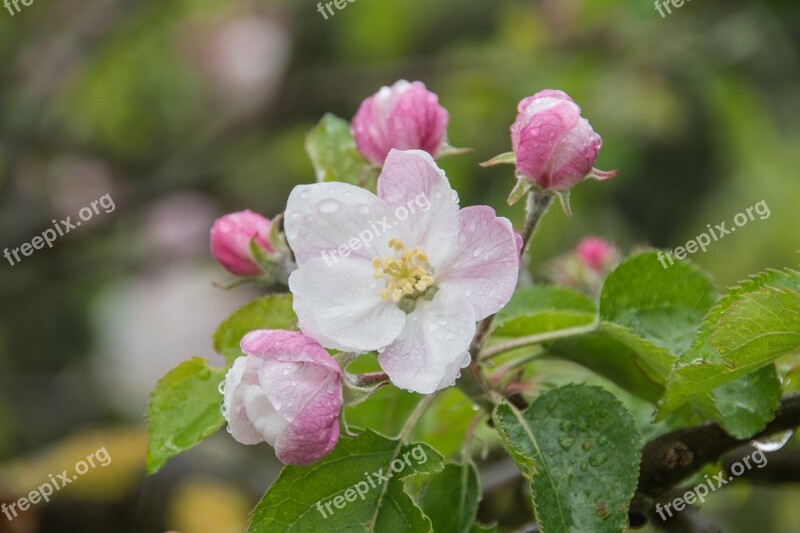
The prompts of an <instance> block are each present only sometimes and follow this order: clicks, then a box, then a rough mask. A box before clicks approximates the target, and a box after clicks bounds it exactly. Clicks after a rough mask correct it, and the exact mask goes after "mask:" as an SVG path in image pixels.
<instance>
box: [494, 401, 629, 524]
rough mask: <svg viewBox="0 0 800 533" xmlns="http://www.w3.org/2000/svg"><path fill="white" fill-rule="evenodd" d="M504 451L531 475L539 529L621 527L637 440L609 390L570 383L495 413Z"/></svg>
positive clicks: (625, 518)
mask: <svg viewBox="0 0 800 533" xmlns="http://www.w3.org/2000/svg"><path fill="white" fill-rule="evenodd" d="M494 421H495V427H496V428H497V430H498V432H499V434H500V438H501V440H502V442H503V445H504V447H505V448H506V450H507V451H508V452H509V453H510V454H511V456H512V457H513V458H514V460H515V461H516V462H517V465H518V466H519V468H520V470H521V471H522V473H523V475H525V476H526V477H527V478H529V479H530V482H531V489H532V492H533V503H534V511H535V513H536V522H537V524H538V525H539V529H540V530H541V531H542V532H543V533H556V532H567V531H576V532H584V531H592V532H605V531H614V532H618V531H622V530H624V529H626V528H627V527H628V507H629V505H630V501H631V499H632V498H633V494H634V492H635V490H636V483H637V480H638V474H639V461H640V458H641V457H640V452H639V449H640V444H641V442H640V441H641V439H640V437H639V434H638V433H637V431H636V427H635V423H634V419H633V417H632V416H631V414H630V413H629V412H628V411H627V410H626V409H625V407H623V405H622V404H621V403H620V402H619V401H618V400H617V399H616V398H615V397H614V395H613V394H611V393H610V392H607V391H605V390H604V389H601V388H599V387H592V386H586V385H567V386H565V387H560V388H557V389H554V390H552V391H550V392H548V393H546V394H544V395H543V396H540V397H539V398H537V399H536V400H535V401H534V402H533V404H531V406H530V407H529V408H528V409H527V410H526V411H525V412H520V411H518V410H517V409H516V408H515V407H513V406H512V405H510V404H508V403H502V404H500V405H499V406H498V407H497V409H495V412H494Z"/></svg>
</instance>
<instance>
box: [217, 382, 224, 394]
mask: <svg viewBox="0 0 800 533" xmlns="http://www.w3.org/2000/svg"><path fill="white" fill-rule="evenodd" d="M217 390H218V391H219V393H220V394H225V380H224V379H223V380H222V381H220V382H219V385H217Z"/></svg>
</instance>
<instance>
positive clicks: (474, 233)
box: [438, 206, 521, 320]
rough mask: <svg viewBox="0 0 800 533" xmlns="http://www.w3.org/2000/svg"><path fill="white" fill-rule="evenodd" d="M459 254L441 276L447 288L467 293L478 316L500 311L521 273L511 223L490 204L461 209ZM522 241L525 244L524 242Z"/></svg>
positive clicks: (481, 317) (517, 249)
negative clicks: (497, 213)
mask: <svg viewBox="0 0 800 533" xmlns="http://www.w3.org/2000/svg"><path fill="white" fill-rule="evenodd" d="M460 219H461V233H460V235H459V240H458V248H459V253H458V255H457V256H455V257H454V258H453V259H452V261H451V262H449V263H448V264H447V266H446V267H445V268H444V269H442V271H441V274H440V275H439V278H438V279H439V283H440V286H441V287H443V288H448V289H451V290H453V291H456V292H459V293H460V294H463V295H464V296H465V297H466V298H467V300H469V302H470V303H471V304H472V307H473V308H474V309H475V319H476V320H481V319H483V318H485V317H487V316H489V315H491V314H493V313H496V312H497V311H499V310H500V309H502V308H503V306H505V304H506V303H508V300H509V299H510V298H511V295H512V294H514V288H515V287H516V285H517V277H518V275H519V247H518V245H517V242H518V241H517V239H516V237H515V234H514V230H513V229H512V227H511V222H509V221H508V219H505V218H498V217H497V216H496V215H495V212H494V209H492V208H491V207H487V206H474V207H467V208H465V209H462V210H461V213H460ZM520 244H521V243H520Z"/></svg>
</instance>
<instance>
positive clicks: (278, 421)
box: [223, 330, 343, 465]
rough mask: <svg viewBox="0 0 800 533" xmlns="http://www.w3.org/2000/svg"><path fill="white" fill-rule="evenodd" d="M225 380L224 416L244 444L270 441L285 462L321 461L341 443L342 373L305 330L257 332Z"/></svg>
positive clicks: (249, 336) (249, 337)
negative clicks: (304, 333)
mask: <svg viewBox="0 0 800 533" xmlns="http://www.w3.org/2000/svg"><path fill="white" fill-rule="evenodd" d="M241 348H242V351H243V352H244V353H246V354H248V355H246V356H244V357H239V358H238V359H236V360H235V361H234V362H233V365H232V366H231V368H230V369H229V370H228V373H227V375H226V376H225V381H224V389H223V391H224V392H223V394H224V399H223V414H224V415H225V419H226V420H227V421H228V425H229V426H228V427H229V430H230V432H231V435H232V436H233V438H235V439H236V440H237V441H239V442H241V443H242V444H258V443H260V442H267V443H269V444H270V445H271V446H273V447H274V448H275V454H276V456H277V457H278V459H279V460H280V461H281V462H283V463H285V464H295V465H305V464H309V463H313V462H315V461H318V460H319V459H320V458H322V457H324V456H325V455H327V454H328V453H330V451H331V450H333V448H334V447H335V446H336V442H337V441H338V440H339V413H340V411H341V410H342V376H343V372H342V369H341V368H340V367H339V365H338V363H337V362H336V360H335V359H333V357H331V356H330V355H329V354H328V352H326V351H325V350H324V349H323V348H322V347H321V346H320V345H319V344H318V343H317V342H316V341H314V340H313V339H310V338H308V337H306V336H305V335H303V334H302V333H300V332H296V331H284V330H256V331H251V332H250V333H248V334H247V335H245V336H244V338H243V339H242V342H241Z"/></svg>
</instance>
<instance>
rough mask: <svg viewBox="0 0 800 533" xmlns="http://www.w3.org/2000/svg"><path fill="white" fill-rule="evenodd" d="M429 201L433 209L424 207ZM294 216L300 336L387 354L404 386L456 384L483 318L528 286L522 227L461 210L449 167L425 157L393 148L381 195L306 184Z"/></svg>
mask: <svg viewBox="0 0 800 533" xmlns="http://www.w3.org/2000/svg"><path fill="white" fill-rule="evenodd" d="M421 194H424V195H425V196H426V197H427V198H428V199H429V200H430V202H431V204H432V207H431V208H430V209H427V210H425V211H422V210H416V211H415V210H414V203H415V201H416V199H417V198H418V197H419V195H421ZM285 220H286V222H285V227H286V237H287V241H288V243H289V245H290V246H291V248H292V250H293V251H294V254H295V257H296V259H297V264H298V270H296V271H295V272H293V273H292V275H291V276H290V278H289V289H290V290H291V292H292V293H293V295H294V310H295V312H296V314H297V316H298V318H299V323H300V329H301V330H302V331H303V332H304V333H305V334H306V335H309V336H310V337H312V338H314V339H316V340H317V341H319V342H320V343H321V344H322V345H323V346H326V347H329V348H336V349H339V350H344V351H349V352H366V351H371V350H378V352H379V357H378V362H379V363H380V365H381V367H382V368H383V371H384V372H386V373H387V374H388V376H389V378H390V380H391V381H392V383H394V384H395V385H396V386H398V387H401V388H404V389H408V390H412V391H416V392H420V393H425V394H428V393H432V392H434V391H436V390H438V389H441V388H444V387H447V386H450V385H452V384H453V383H454V382H455V380H456V378H457V377H458V376H459V374H460V370H461V368H463V367H464V366H466V365H467V364H468V363H469V360H470V357H469V354H468V348H469V345H470V342H471V341H472V337H473V336H474V334H475V329H476V328H475V322H476V321H477V320H481V319H483V318H485V317H487V316H489V315H490V314H493V313H496V312H497V311H498V310H500V309H501V308H502V307H503V306H504V305H505V304H506V303H507V302H508V300H509V299H510V298H511V295H512V293H513V291H514V287H515V285H516V282H517V275H518V270H519V261H520V259H519V254H518V251H517V239H516V238H515V236H514V232H513V230H512V228H511V223H510V222H509V221H508V220H507V219H505V218H499V217H497V216H496V215H495V212H494V210H493V209H492V208H490V207H487V206H474V207H468V208H465V209H459V205H458V195H457V194H456V193H455V191H453V189H452V188H451V187H450V183H449V182H448V180H447V177H446V176H445V175H444V172H443V171H442V170H441V169H439V167H438V166H437V165H436V163H435V162H434V160H433V158H432V157H431V156H430V155H429V154H428V153H426V152H423V151H420V150H409V151H398V150H392V151H391V152H390V153H389V156H388V157H387V158H386V162H385V165H384V167H383V171H382V172H381V175H380V177H379V178H378V194H377V196H376V195H374V194H373V193H371V192H369V191H367V190H365V189H362V188H359V187H355V186H352V185H349V184H345V183H337V182H331V183H318V184H312V185H299V186H297V187H295V188H294V190H293V191H292V193H291V194H290V195H289V201H288V203H287V207H286V213H285ZM376 227H378V228H380V229H381V232H379V233H372V238H371V240H370V241H369V242H366V243H362V244H363V245H362V244H359V239H358V238H356V237H357V236H358V235H359V234H363V233H364V232H363V231H362V230H364V229H368V228H376ZM334 250H338V257H337V259H336V260H335V261H329V260H327V259H328V257H327V256H328V255H330V254H332V252H333V251H334ZM323 255H325V257H323Z"/></svg>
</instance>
